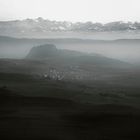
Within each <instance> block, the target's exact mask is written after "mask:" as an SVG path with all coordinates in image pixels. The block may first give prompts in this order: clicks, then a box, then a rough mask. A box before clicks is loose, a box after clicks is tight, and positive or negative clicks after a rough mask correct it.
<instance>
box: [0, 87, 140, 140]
mask: <svg viewBox="0 0 140 140" xmlns="http://www.w3.org/2000/svg"><path fill="white" fill-rule="evenodd" d="M53 88H55V87H53ZM21 92H23V91H21ZM61 92H63V94H67V92H64V90H62V91H61ZM16 94H17V93H16ZM16 94H15V93H14V92H13V91H11V90H10V89H7V87H1V88H0V114H1V115H0V139H2V140H6V139H7V140H11V139H15V140H19V139H20V140H46V139H47V140H60V139H61V140H71V139H72V140H91V139H94V140H118V139H119V140H139V139H140V133H139V130H140V109H139V108H135V107H132V106H130V105H121V104H118V103H115V104H114V103H113V104H85V103H80V102H75V101H73V100H70V99H61V98H60V97H33V96H32V97H30V96H19V95H18V96H17V95H16ZM61 94H62V93H61Z"/></svg>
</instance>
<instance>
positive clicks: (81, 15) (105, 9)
mask: <svg viewBox="0 0 140 140" xmlns="http://www.w3.org/2000/svg"><path fill="white" fill-rule="evenodd" d="M139 6H140V0H0V20H4V21H5V20H17V19H26V18H37V17H42V18H44V19H50V20H57V21H71V22H78V21H79V22H86V21H92V22H102V23H107V22H112V21H126V22H127V21H132V22H134V21H138V22H140V8H139Z"/></svg>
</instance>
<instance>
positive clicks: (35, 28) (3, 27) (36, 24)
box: [0, 17, 140, 35]
mask: <svg viewBox="0 0 140 140" xmlns="http://www.w3.org/2000/svg"><path fill="white" fill-rule="evenodd" d="M138 30H140V22H122V21H117V22H110V23H106V24H102V23H92V22H85V23H82V22H76V23H72V22H67V21H63V22H62V21H51V20H46V19H43V18H41V17H39V18H37V19H25V20H14V21H0V35H6V34H7V35H8V34H12V33H17V34H28V33H29V32H30V33H45V32H49V31H57V32H59V31H88V32H105V31H138Z"/></svg>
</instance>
